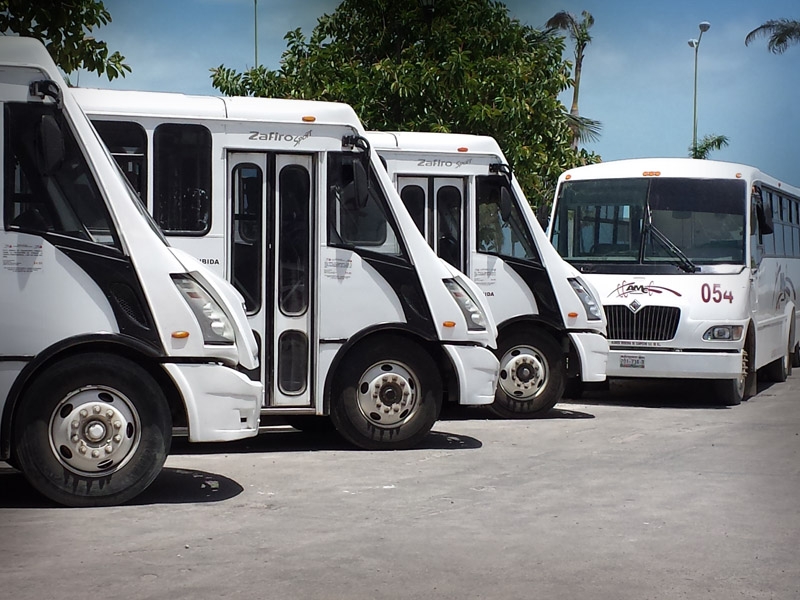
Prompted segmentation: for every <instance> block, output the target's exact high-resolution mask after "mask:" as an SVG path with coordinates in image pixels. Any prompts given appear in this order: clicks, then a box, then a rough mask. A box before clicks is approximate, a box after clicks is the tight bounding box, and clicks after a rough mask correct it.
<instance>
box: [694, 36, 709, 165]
mask: <svg viewBox="0 0 800 600" xmlns="http://www.w3.org/2000/svg"><path fill="white" fill-rule="evenodd" d="M699 27H700V35H698V36H697V39H696V40H689V46H690V47H691V48H694V118H693V119H692V158H694V157H695V154H697V51H698V50H699V49H700V40H702V39H703V33H705V32H706V31H708V29H709V27H711V23H709V22H708V21H702V22H701V23H700V25H699Z"/></svg>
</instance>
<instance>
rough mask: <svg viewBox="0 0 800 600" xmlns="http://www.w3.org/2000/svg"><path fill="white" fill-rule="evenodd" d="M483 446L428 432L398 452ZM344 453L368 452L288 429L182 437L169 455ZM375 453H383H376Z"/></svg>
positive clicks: (335, 438) (330, 436)
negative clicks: (237, 436) (231, 438)
mask: <svg viewBox="0 0 800 600" xmlns="http://www.w3.org/2000/svg"><path fill="white" fill-rule="evenodd" d="M482 446H483V444H482V443H481V441H480V440H477V439H475V438H473V437H470V436H468V435H462V434H456V433H448V432H444V431H431V432H430V433H429V434H428V435H427V436H425V438H424V439H423V440H422V442H420V443H419V444H418V445H417V446H416V447H414V448H411V449H408V450H398V452H414V451H416V450H471V449H475V448H480V447H482ZM332 450H338V451H347V452H367V450H361V449H360V448H356V447H355V446H353V445H352V444H350V443H348V442H347V441H346V440H344V439H343V438H341V437H340V436H339V434H337V433H336V432H335V431H330V432H324V433H321V432H316V433H312V432H305V431H298V430H296V429H292V428H291V427H288V426H283V427H276V428H274V429H271V428H266V429H265V430H262V432H261V433H259V435H258V436H257V437H254V438H248V439H246V440H240V441H236V442H225V443H222V444H214V443H209V444H205V443H197V444H195V443H190V442H189V441H188V439H187V438H185V437H175V438H173V440H172V449H171V450H170V454H186V455H192V454H248V453H254V452H315V451H332ZM377 452H385V450H378V451H377Z"/></svg>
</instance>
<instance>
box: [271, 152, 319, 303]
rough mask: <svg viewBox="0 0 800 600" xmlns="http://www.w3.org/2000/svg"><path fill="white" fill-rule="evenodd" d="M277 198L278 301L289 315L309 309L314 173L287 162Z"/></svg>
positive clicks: (282, 171) (282, 170) (280, 177)
mask: <svg viewBox="0 0 800 600" xmlns="http://www.w3.org/2000/svg"><path fill="white" fill-rule="evenodd" d="M279 190H280V198H279V199H278V213H279V216H278V226H279V228H280V236H279V240H280V241H279V245H278V265H279V266H278V303H279V305H280V308H281V311H282V312H283V313H284V314H286V315H294V316H296V315H302V314H303V313H305V312H306V310H307V309H308V290H309V272H308V271H309V264H310V262H309V261H310V254H309V252H310V251H309V246H310V244H311V237H310V236H311V223H310V221H309V209H308V206H309V202H310V196H309V195H310V193H311V177H310V176H309V173H308V171H306V169H305V168H304V167H302V166H300V165H288V166H286V167H284V168H283V169H281V172H280V176H279Z"/></svg>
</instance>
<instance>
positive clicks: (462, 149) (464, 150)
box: [458, 147, 469, 152]
mask: <svg viewBox="0 0 800 600" xmlns="http://www.w3.org/2000/svg"><path fill="white" fill-rule="evenodd" d="M458 151H459V152H469V148H464V147H461V148H459V149H458Z"/></svg>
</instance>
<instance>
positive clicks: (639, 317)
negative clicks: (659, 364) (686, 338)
mask: <svg viewBox="0 0 800 600" xmlns="http://www.w3.org/2000/svg"><path fill="white" fill-rule="evenodd" d="M603 308H604V309H605V311H606V318H607V319H608V339H610V340H635V341H647V342H661V341H667V340H671V339H673V338H674V337H675V332H676V331H677V330H678V323H679V322H680V320H681V309H680V308H676V307H674V306H642V307H638V308H637V307H636V306H632V307H629V306H627V305H624V304H615V305H610V306H605V307H603Z"/></svg>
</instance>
